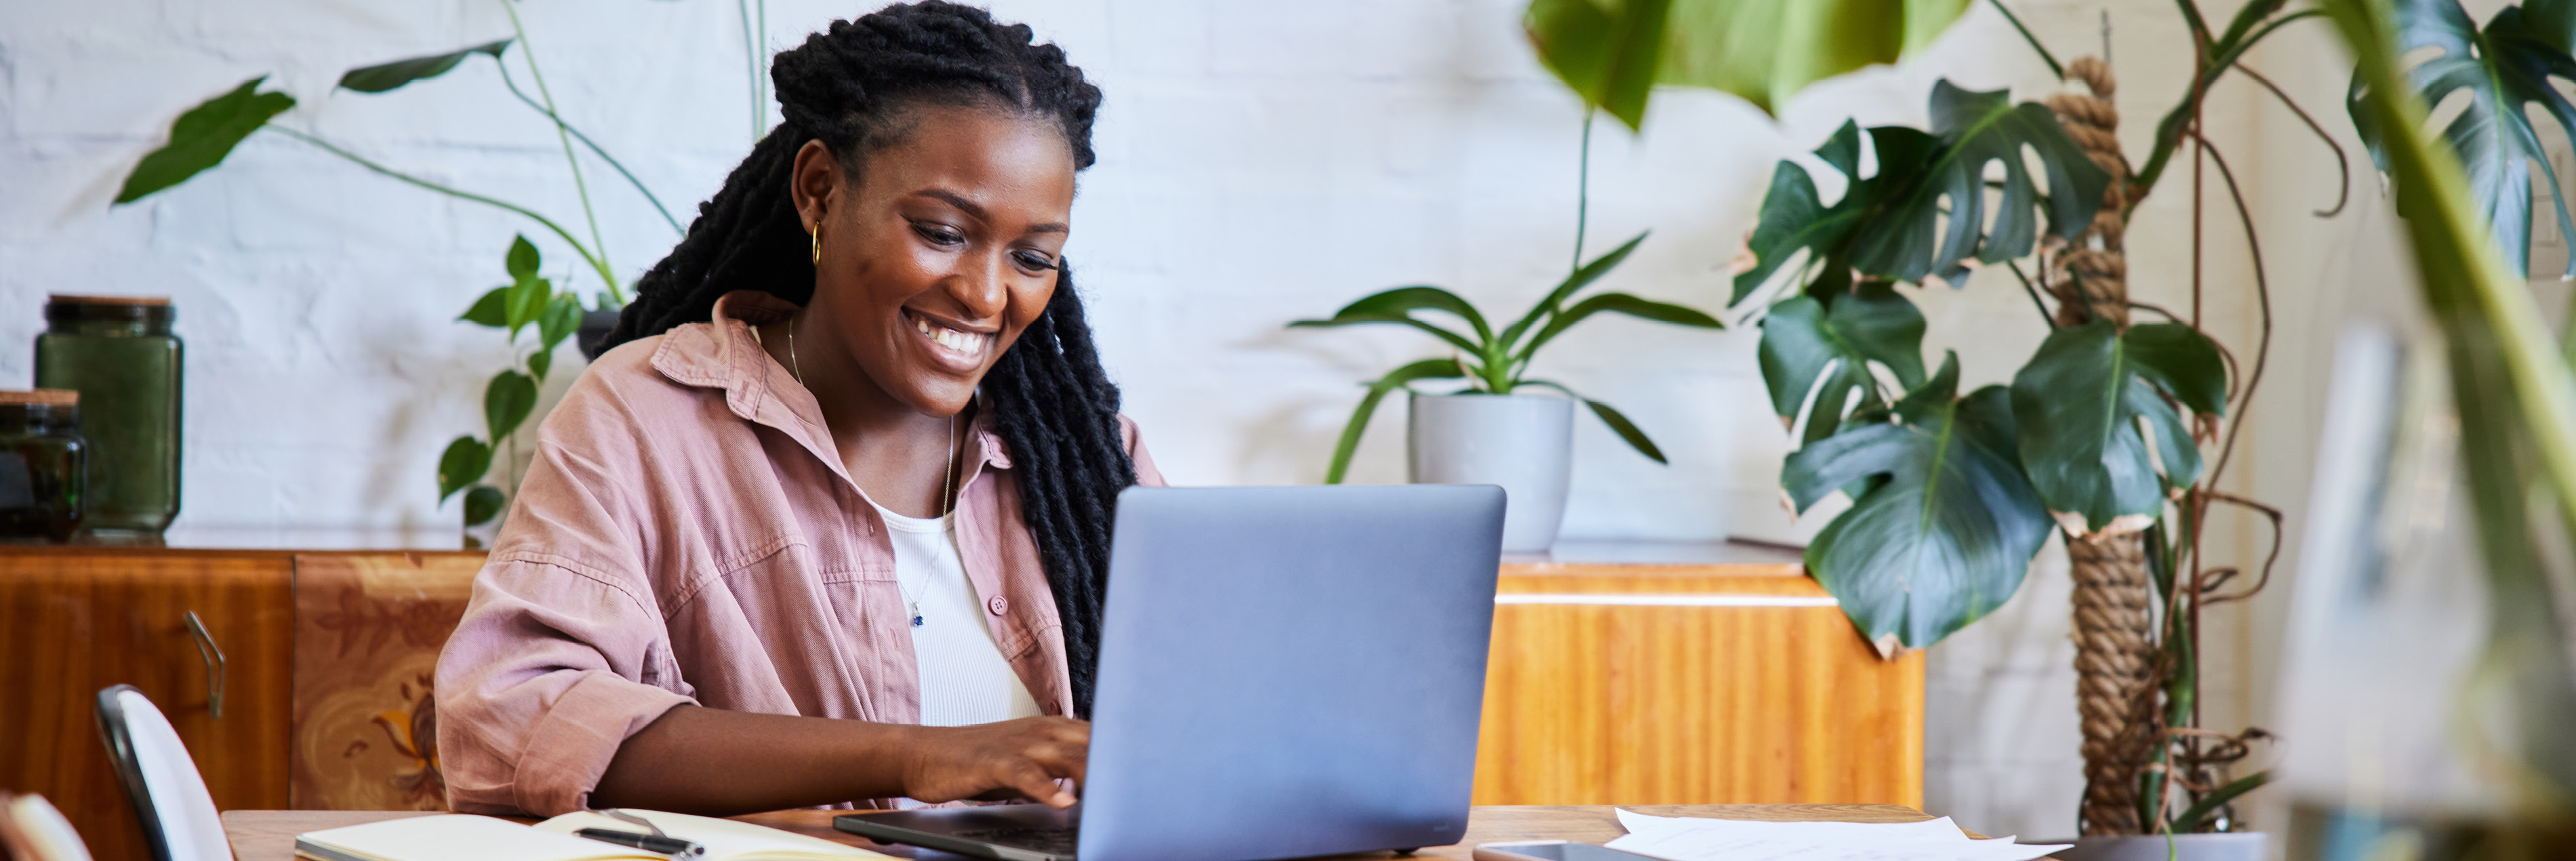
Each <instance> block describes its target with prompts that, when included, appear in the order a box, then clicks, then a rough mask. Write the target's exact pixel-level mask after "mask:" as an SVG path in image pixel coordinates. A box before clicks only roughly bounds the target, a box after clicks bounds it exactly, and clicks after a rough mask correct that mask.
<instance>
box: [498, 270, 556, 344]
mask: <svg viewBox="0 0 2576 861" xmlns="http://www.w3.org/2000/svg"><path fill="white" fill-rule="evenodd" d="M554 297H555V285H554V283H553V282H551V281H548V280H546V279H543V278H526V279H521V280H520V281H519V283H516V284H512V285H510V298H509V304H508V305H507V306H505V308H504V311H505V312H506V315H505V316H507V317H508V319H509V321H510V340H512V341H517V340H518V339H519V330H520V329H522V328H525V327H527V326H528V325H530V324H533V323H536V322H539V321H541V320H543V319H545V316H546V306H547V305H549V304H551V303H552V302H553V301H554Z"/></svg>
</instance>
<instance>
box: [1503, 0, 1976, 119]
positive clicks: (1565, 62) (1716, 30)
mask: <svg viewBox="0 0 2576 861" xmlns="http://www.w3.org/2000/svg"><path fill="white" fill-rule="evenodd" d="M1967 5H1968V0H1531V3H1530V5H1529V11H1528V12H1527V13H1526V14H1525V15H1524V16H1523V18H1522V22H1523V26H1524V27H1525V28H1527V30H1528V31H1529V38H1530V43H1531V44H1532V45H1534V46H1536V47H1537V48H1538V56H1539V61H1540V62H1542V63H1545V64H1546V65H1547V67H1548V69H1549V70H1550V71H1553V72H1555V73H1556V75H1557V77H1558V78H1559V79H1562V80H1563V81H1565V84H1566V86H1568V87H1570V88H1572V89H1573V90H1574V92H1575V93H1576V94H1577V95H1580V96H1582V97H1583V101H1584V103H1585V104H1587V105H1590V106H1593V107H1597V108H1600V109H1602V110H1604V111H1607V112H1609V113H1610V115H1612V116H1615V117H1618V118H1619V120H1620V121H1621V122H1624V123H1627V124H1628V127H1629V128H1630V129H1635V128H1637V127H1638V126H1639V125H1640V124H1641V123H1643V122H1644V121H1645V113H1646V96H1647V93H1648V90H1650V89H1651V88H1652V87H1653V86H1654V85H1655V84H1659V83H1661V84H1673V85H1680V86H1694V87H1708V88H1710V89H1715V90H1722V91H1725V92H1729V93H1733V94H1735V95H1738V96H1742V97H1743V98H1744V99H1745V100H1746V101H1749V102H1752V103H1753V105H1754V107H1758V108H1761V109H1762V110H1763V112H1765V113H1770V114H1775V115H1776V114H1778V113H1779V107H1780V106H1781V105H1784V104H1787V103H1788V101H1789V97H1790V96H1792V95H1795V94H1796V93H1797V92H1798V90H1800V89H1802V88H1804V87H1806V86H1807V85H1808V84H1811V83H1814V82H1816V81H1819V80H1823V79H1825V78H1829V77H1833V76H1835V75H1839V74H1842V73H1844V72H1849V71H1852V70H1855V69H1859V68H1861V67H1863V66H1868V65H1871V64H1875V63H1893V62H1896V60H1897V58H1899V57H1902V56H1904V55H1905V54H1908V53H1911V52H1913V51H1915V50H1918V49H1920V48H1922V47H1923V46H1925V45H1928V44H1931V42H1932V38H1933V37H1935V36H1938V35H1940V34H1941V30H1942V29H1943V28H1946V27H1948V26H1949V25H1950V22H1951V21H1953V20H1956V19H1957V18H1958V17H1959V13H1960V12H1961V11H1962V10H1964V9H1966V8H1967Z"/></svg>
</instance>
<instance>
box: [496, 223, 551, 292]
mask: <svg viewBox="0 0 2576 861" xmlns="http://www.w3.org/2000/svg"><path fill="white" fill-rule="evenodd" d="M501 265H502V266H505V267H508V269H509V271H510V280H512V281H526V280H528V279H530V278H534V277H537V269H538V268H539V267H541V266H543V265H545V262H544V259H543V258H541V257H539V256H538V254H537V246H536V244H535V243H532V242H529V241H528V235H527V234H524V233H522V234H519V235H516V236H513V237H511V238H510V252H509V253H508V254H506V255H504V256H503V257H502V258H501Z"/></svg>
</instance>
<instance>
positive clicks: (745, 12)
mask: <svg viewBox="0 0 2576 861" xmlns="http://www.w3.org/2000/svg"><path fill="white" fill-rule="evenodd" d="M733 6H734V10H735V11H737V12H740V13H742V58H743V59H742V62H743V65H744V67H745V68H748V69H750V72H749V73H747V74H745V75H743V80H742V82H743V84H744V85H745V86H747V87H749V88H750V93H751V95H750V96H748V97H747V98H748V99H749V100H750V102H751V139H752V141H754V142H758V141H759V140H760V48H759V47H758V45H759V42H758V36H757V35H756V31H754V30H753V29H752V27H751V0H734V3H733Z"/></svg>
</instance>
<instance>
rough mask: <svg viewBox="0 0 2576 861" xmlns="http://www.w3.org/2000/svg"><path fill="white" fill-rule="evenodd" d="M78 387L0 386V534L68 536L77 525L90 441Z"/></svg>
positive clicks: (46, 536) (68, 537)
mask: <svg viewBox="0 0 2576 861" xmlns="http://www.w3.org/2000/svg"><path fill="white" fill-rule="evenodd" d="M79 431H80V393H79V392H66V391H59V390H55V389H37V390H35V391H32V392H23V391H0V538H47V539H52V540H54V541H68V540H70V539H71V537H72V533H74V532H77V531H79V530H80V525H81V507H82V501H83V500H82V496H83V485H84V484H85V483H86V481H87V478H88V474H89V472H88V467H89V443H88V442H86V441H84V440H82V439H81V437H80V432H79Z"/></svg>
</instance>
